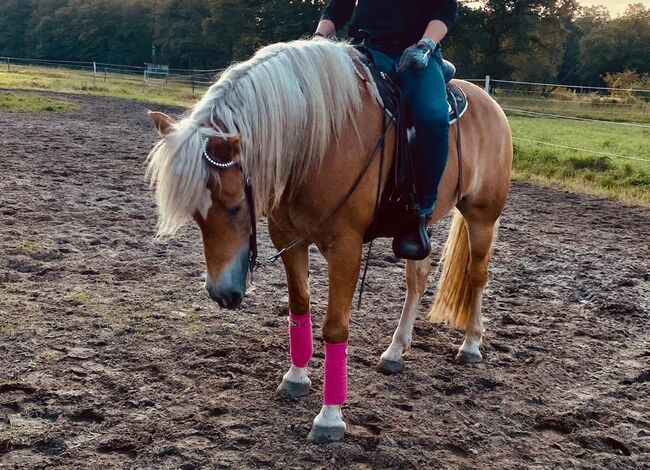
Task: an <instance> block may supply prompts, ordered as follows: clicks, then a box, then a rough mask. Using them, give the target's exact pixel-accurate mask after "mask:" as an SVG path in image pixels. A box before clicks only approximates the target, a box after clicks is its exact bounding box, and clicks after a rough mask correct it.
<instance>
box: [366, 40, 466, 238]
mask: <svg viewBox="0 0 650 470" xmlns="http://www.w3.org/2000/svg"><path fill="white" fill-rule="evenodd" d="M354 47H355V48H356V49H357V50H358V51H359V52H360V53H361V61H362V63H363V65H364V66H365V68H366V69H367V70H368V71H369V72H370V74H371V76H372V78H373V80H374V82H375V84H376V86H377V91H378V93H379V98H380V99H381V105H382V106H383V108H384V113H385V114H386V119H387V120H388V121H389V122H391V123H392V124H394V125H396V127H397V139H396V146H395V155H394V159H393V165H392V167H391V169H390V177H389V178H388V181H387V185H386V187H385V188H384V190H383V192H382V194H381V198H380V200H379V207H378V208H377V210H376V213H375V220H374V222H373V224H372V225H371V226H370V228H369V229H368V230H367V231H366V233H365V234H364V242H368V241H371V240H374V239H375V238H380V237H386V238H392V237H395V236H396V235H397V230H398V228H399V227H400V226H401V224H400V220H403V219H404V218H405V217H406V216H407V215H408V214H409V211H412V210H413V208H414V207H415V203H416V201H417V188H416V186H415V175H414V172H415V169H414V166H413V161H412V159H411V151H410V149H411V148H412V147H413V145H414V142H415V138H416V133H415V129H414V128H413V123H412V119H411V118H410V116H409V113H408V109H407V108H406V106H405V103H404V101H403V100H402V99H401V98H400V90H399V88H398V86H397V85H396V84H395V83H394V81H393V80H392V78H391V77H390V76H389V75H388V74H387V73H386V72H384V71H383V70H382V69H381V68H380V67H379V66H378V65H377V60H376V57H375V54H373V50H372V49H369V48H368V47H366V46H365V45H364V44H363V43H361V44H356V45H355V46H354ZM442 72H443V75H444V78H445V83H446V84H447V104H448V107H449V124H450V125H451V124H454V123H455V122H457V121H458V120H459V119H460V118H461V117H462V116H463V114H464V113H465V111H467V108H468V107H469V101H468V99H467V96H466V95H465V92H464V91H463V90H462V89H461V88H460V87H458V86H457V85H455V84H453V83H451V80H452V79H453V78H454V76H455V75H456V67H455V66H454V65H453V64H452V63H451V62H449V61H447V60H443V67H442ZM387 128H388V125H387V124H385V130H388V129H387ZM381 151H382V152H383V144H382V148H381Z"/></svg>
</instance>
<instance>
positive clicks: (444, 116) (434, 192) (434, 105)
mask: <svg viewBox="0 0 650 470" xmlns="http://www.w3.org/2000/svg"><path fill="white" fill-rule="evenodd" d="M372 53H373V56H374V60H375V63H376V64H377V66H378V67H379V68H380V69H382V70H383V71H384V72H386V73H388V74H389V75H390V77H391V78H392V79H393V80H394V81H395V82H396V83H397V84H398V85H399V87H400V89H401V90H402V93H403V95H404V98H405V99H406V105H407V111H408V112H409V113H410V115H411V118H412V119H413V124H414V126H415V132H416V139H415V146H414V147H415V148H414V149H412V151H414V155H413V157H414V158H413V160H414V164H415V174H416V184H417V192H418V203H419V205H420V214H421V215H428V214H430V213H431V212H433V209H434V206H435V204H436V199H437V198H438V185H439V184H440V180H441V179H442V174H443V172H444V171H445V166H446V164H447V157H448V153H449V108H448V104H447V91H446V85H445V78H444V76H443V73H442V52H441V51H440V48H439V47H438V49H436V51H435V52H434V53H433V54H432V55H431V58H430V60H429V65H427V67H426V68H425V69H423V70H420V71H419V72H414V71H413V70H411V69H410V68H407V69H406V70H403V71H401V72H399V74H398V73H397V64H398V63H399V60H400V58H401V56H402V51H389V50H384V51H382V50H377V49H372Z"/></svg>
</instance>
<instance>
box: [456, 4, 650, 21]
mask: <svg viewBox="0 0 650 470" xmlns="http://www.w3.org/2000/svg"><path fill="white" fill-rule="evenodd" d="M578 2H579V3H580V4H581V5H584V6H586V7H591V6H594V5H603V6H605V7H607V9H608V10H609V12H610V13H611V15H612V17H613V18H616V17H617V16H618V15H621V14H623V13H624V12H625V10H626V8H627V6H628V5H629V4H631V3H641V4H643V5H645V6H646V7H647V8H650V0H631V1H630V0H627V1H626V0H623V1H621V0H578ZM463 3H465V4H466V5H469V6H476V7H478V6H480V4H481V3H482V2H480V1H469V2H463Z"/></svg>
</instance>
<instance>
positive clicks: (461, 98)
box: [447, 83, 469, 125]
mask: <svg viewBox="0 0 650 470" xmlns="http://www.w3.org/2000/svg"><path fill="white" fill-rule="evenodd" d="M454 104H455V106H454ZM447 105H448V106H449V125H451V124H453V123H455V122H456V121H458V120H459V119H460V118H462V117H463V114H465V111H467V108H469V100H468V99H467V95H466V94H465V92H464V91H463V89H462V88H461V87H459V86H458V85H455V84H453V83H447ZM456 113H458V115H456Z"/></svg>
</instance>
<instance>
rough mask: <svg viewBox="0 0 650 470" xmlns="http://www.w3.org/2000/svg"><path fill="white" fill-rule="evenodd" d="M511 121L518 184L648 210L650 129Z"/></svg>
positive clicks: (517, 118)
mask: <svg viewBox="0 0 650 470" xmlns="http://www.w3.org/2000/svg"><path fill="white" fill-rule="evenodd" d="M509 120H510V125H511V127H512V134H513V136H514V137H515V140H514V143H515V178H516V179H519V180H527V181H532V182H537V183H542V184H545V185H554V186H559V187H562V188H565V189H570V190H577V191H581V192H587V193H590V194H597V195H604V196H609V197H615V198H617V199H620V200H623V201H627V202H633V203H641V204H643V205H648V206H650V128H637V127H628V126H621V125H617V124H601V123H591V122H580V121H567V120H560V119H550V118H538V117H522V116H512V115H511V116H509ZM524 139H525V140H524ZM529 140H534V141H538V142H548V143H552V144H556V145H563V146H567V147H575V148H580V149H586V150H591V151H594V152H603V154H597V153H596V154H593V153H587V152H582V151H576V150H570V149H564V148H558V147H552V146H547V145H540V144H538V143H533V142H528V141H529ZM607 154H610V155H611V154H616V155H622V156H625V157H628V158H629V159H626V158H619V157H613V156H608V155H607ZM640 160H647V161H640Z"/></svg>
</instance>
